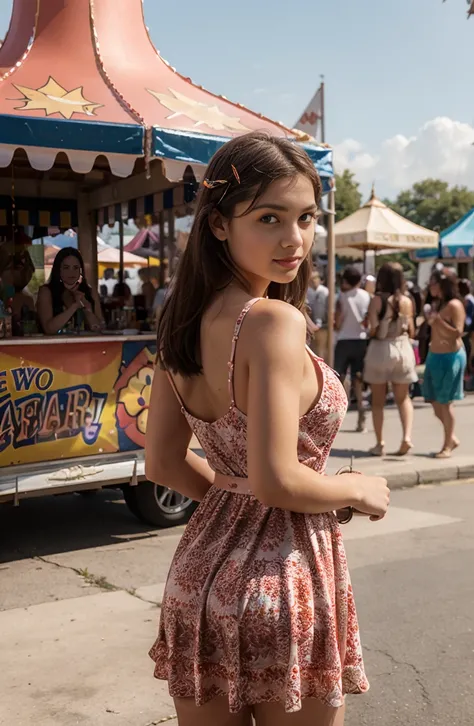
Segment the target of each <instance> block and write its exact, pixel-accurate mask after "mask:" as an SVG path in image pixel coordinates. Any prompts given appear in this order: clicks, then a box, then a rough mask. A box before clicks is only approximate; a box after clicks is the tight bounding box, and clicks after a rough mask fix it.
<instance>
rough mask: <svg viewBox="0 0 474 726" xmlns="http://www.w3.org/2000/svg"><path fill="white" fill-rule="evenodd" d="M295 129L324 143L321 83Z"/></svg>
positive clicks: (322, 84) (322, 91)
mask: <svg viewBox="0 0 474 726" xmlns="http://www.w3.org/2000/svg"><path fill="white" fill-rule="evenodd" d="M295 128H297V129H299V131H304V132H305V133H306V134H309V135H310V136H312V137H313V138H315V139H316V140H317V141H324V83H321V85H320V87H319V88H318V90H317V91H316V93H315V94H314V96H313V98H312V99H311V101H310V102H309V104H308V105H307V107H306V108H305V110H304V111H303V113H302V115H301V117H300V119H299V121H298V123H297V124H296V126H295Z"/></svg>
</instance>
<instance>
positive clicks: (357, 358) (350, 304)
mask: <svg viewBox="0 0 474 726" xmlns="http://www.w3.org/2000/svg"><path fill="white" fill-rule="evenodd" d="M361 279H362V276H361V274H360V272H359V270H358V269H357V267H355V266H353V265H350V266H348V267H346V269H345V270H344V272H343V274H342V279H341V292H340V294H339V297H338V299H337V303H336V320H335V328H336V330H337V344H336V350H335V353H334V368H335V370H336V373H338V374H339V376H340V377H341V380H342V381H343V382H344V379H345V377H346V375H347V371H348V370H349V371H350V376H351V380H352V384H353V386H354V393H355V396H356V399H357V410H358V412H359V415H358V419H357V429H356V430H357V431H361V432H362V431H365V411H364V405H363V397H362V394H363V372H364V358H365V354H366V351H367V340H368V336H367V313H368V311H369V305H370V294H369V293H368V292H367V291H366V290H362V289H361V287H360V284H361Z"/></svg>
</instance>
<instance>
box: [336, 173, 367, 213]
mask: <svg viewBox="0 0 474 726" xmlns="http://www.w3.org/2000/svg"><path fill="white" fill-rule="evenodd" d="M361 203H362V194H361V193H360V191H359V183H358V182H357V181H355V179H354V174H353V173H352V172H351V171H349V169H344V171H343V172H342V174H336V222H339V221H340V220H341V219H344V217H348V216H349V215H350V214H352V213H353V212H355V211H357V209H359V207H360V205H361Z"/></svg>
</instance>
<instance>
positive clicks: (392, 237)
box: [334, 189, 439, 254]
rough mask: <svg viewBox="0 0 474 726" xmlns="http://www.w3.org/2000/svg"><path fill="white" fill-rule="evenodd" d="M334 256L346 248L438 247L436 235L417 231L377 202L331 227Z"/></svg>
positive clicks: (407, 248)
mask: <svg viewBox="0 0 474 726" xmlns="http://www.w3.org/2000/svg"><path fill="white" fill-rule="evenodd" d="M334 232H335V236H336V253H337V254H344V250H345V249H346V248H349V249H351V248H352V249H354V248H355V249H358V250H363V251H367V250H397V249H399V250H418V249H423V248H425V249H427V248H432V247H433V246H436V245H437V244H438V237H439V235H438V233H437V232H432V231H431V230H429V229H425V228H424V227H420V225H418V224H414V223H413V222H410V221H409V220H408V219H405V218H404V217H402V216H401V215H400V214H397V213H396V212H394V211H393V210H392V209H390V208H389V207H387V205H386V204H384V203H383V202H381V201H380V199H377V197H376V195H375V190H374V189H372V194H371V197H370V199H369V201H368V202H367V203H366V204H364V206H363V207H361V208H360V209H358V210H357V211H356V212H354V213H353V214H351V215H349V217H346V218H345V219H342V220H341V221H340V222H337V223H336V224H335V226H334Z"/></svg>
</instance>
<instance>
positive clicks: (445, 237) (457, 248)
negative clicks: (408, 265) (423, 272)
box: [413, 209, 474, 262]
mask: <svg viewBox="0 0 474 726" xmlns="http://www.w3.org/2000/svg"><path fill="white" fill-rule="evenodd" d="M435 257H439V258H440V259H443V260H457V261H458V262H463V261H464V262H466V261H468V260H472V259H473V258H474V209H471V211H470V212H467V214H465V215H464V217H461V219H459V220H458V221H457V222H455V223H454V224H452V225H451V226H450V227H448V228H447V229H445V230H443V231H442V232H441V234H440V237H439V246H438V247H432V248H431V249H427V250H420V251H417V252H416V253H415V254H414V255H413V258H414V259H415V260H416V261H418V262H421V261H422V260H427V259H432V258H435Z"/></svg>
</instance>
